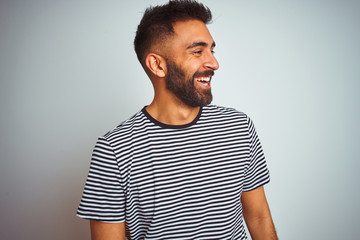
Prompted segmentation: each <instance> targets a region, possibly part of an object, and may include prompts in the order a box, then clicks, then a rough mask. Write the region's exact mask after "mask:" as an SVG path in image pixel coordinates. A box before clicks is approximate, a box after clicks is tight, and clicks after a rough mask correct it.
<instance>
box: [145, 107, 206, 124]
mask: <svg viewBox="0 0 360 240" xmlns="http://www.w3.org/2000/svg"><path fill="white" fill-rule="evenodd" d="M146 111H147V112H148V113H149V114H150V115H151V116H152V117H153V118H154V119H156V120H157V121H159V122H161V123H164V124H167V125H184V124H188V123H191V122H192V121H193V120H194V119H195V118H196V116H197V115H198V114H199V111H200V107H190V106H187V105H186V104H184V103H182V102H173V101H170V102H159V101H153V102H152V103H151V104H150V105H149V106H148V107H146Z"/></svg>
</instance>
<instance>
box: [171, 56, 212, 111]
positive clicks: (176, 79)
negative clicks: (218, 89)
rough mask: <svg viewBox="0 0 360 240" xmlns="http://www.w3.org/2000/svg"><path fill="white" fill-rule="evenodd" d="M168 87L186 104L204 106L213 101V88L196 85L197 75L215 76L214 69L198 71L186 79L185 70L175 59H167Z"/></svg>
mask: <svg viewBox="0 0 360 240" xmlns="http://www.w3.org/2000/svg"><path fill="white" fill-rule="evenodd" d="M166 65H167V70H168V73H167V76H166V88H167V89H168V90H169V91H171V92H172V93H174V95H175V96H176V97H177V98H179V99H180V100H181V101H182V102H183V103H184V104H186V105H188V106H190V107H203V106H206V105H208V104H210V103H211V101H212V94H211V89H201V88H196V87H195V81H196V80H195V77H198V76H213V75H214V71H204V72H196V73H195V74H194V75H193V76H192V77H191V78H188V79H186V74H185V72H184V71H183V70H182V69H181V68H180V67H178V66H177V65H176V63H174V62H173V61H170V60H168V61H167V64H166Z"/></svg>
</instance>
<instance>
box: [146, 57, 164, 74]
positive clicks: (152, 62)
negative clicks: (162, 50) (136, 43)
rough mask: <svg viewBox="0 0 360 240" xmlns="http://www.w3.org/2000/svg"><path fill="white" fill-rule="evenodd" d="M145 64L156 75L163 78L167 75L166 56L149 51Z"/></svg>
mask: <svg viewBox="0 0 360 240" xmlns="http://www.w3.org/2000/svg"><path fill="white" fill-rule="evenodd" d="M145 65H146V67H147V68H148V70H150V71H151V72H152V73H153V74H154V75H155V76H157V77H160V78H163V77H165V75H166V61H165V58H163V57H162V56H160V55H158V54H156V53H149V54H148V55H147V56H146V58H145Z"/></svg>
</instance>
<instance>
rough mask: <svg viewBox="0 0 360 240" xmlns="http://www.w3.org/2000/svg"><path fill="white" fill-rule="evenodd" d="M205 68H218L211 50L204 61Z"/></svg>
mask: <svg viewBox="0 0 360 240" xmlns="http://www.w3.org/2000/svg"><path fill="white" fill-rule="evenodd" d="M205 68H207V69H211V70H213V71H215V70H218V69H219V63H218V61H217V60H216V58H215V56H214V54H213V53H212V52H211V53H209V54H208V56H207V59H206V62H205Z"/></svg>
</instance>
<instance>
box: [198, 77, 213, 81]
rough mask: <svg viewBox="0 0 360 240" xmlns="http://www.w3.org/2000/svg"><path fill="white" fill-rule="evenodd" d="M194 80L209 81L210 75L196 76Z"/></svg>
mask: <svg viewBox="0 0 360 240" xmlns="http://www.w3.org/2000/svg"><path fill="white" fill-rule="evenodd" d="M196 81H206V82H210V77H199V78H196Z"/></svg>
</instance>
